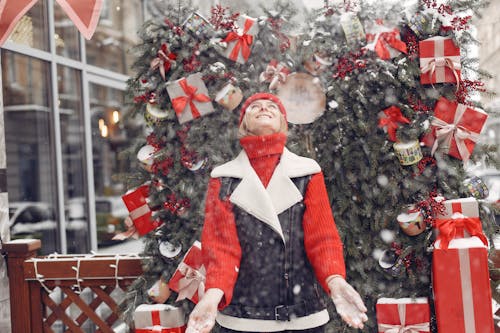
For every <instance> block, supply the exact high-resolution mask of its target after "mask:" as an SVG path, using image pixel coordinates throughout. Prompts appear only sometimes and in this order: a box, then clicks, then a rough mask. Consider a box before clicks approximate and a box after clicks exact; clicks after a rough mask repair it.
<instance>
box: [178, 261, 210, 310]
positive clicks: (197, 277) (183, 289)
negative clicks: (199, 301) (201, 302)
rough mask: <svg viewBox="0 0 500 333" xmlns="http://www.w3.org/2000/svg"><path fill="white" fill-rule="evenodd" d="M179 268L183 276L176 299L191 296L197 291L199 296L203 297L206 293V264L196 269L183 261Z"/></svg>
mask: <svg viewBox="0 0 500 333" xmlns="http://www.w3.org/2000/svg"><path fill="white" fill-rule="evenodd" d="M178 270H179V272H180V273H181V274H182V275H183V277H182V278H181V279H180V280H179V292H178V293H179V295H178V296H177V299H176V300H175V301H176V302H177V301H180V300H183V299H185V298H191V297H193V295H194V294H195V293H196V292H198V298H201V297H202V296H203V294H204V293H205V275H206V271H205V266H203V265H201V266H200V267H199V268H198V269H195V268H193V267H191V266H189V265H186V264H185V263H184V262H181V263H180V264H179V268H178Z"/></svg>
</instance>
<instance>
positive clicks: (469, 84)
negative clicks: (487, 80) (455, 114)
mask: <svg viewBox="0 0 500 333" xmlns="http://www.w3.org/2000/svg"><path fill="white" fill-rule="evenodd" d="M473 91H478V92H485V91H486V89H485V87H484V82H482V81H479V80H467V79H461V80H460V82H459V86H458V90H457V91H456V92H455V97H456V98H457V102H458V103H461V104H468V103H467V99H468V98H469V95H470V93H471V92H473Z"/></svg>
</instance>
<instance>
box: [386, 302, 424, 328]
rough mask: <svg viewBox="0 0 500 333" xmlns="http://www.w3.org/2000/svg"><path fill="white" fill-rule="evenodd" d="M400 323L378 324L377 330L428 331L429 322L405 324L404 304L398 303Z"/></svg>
mask: <svg viewBox="0 0 500 333" xmlns="http://www.w3.org/2000/svg"><path fill="white" fill-rule="evenodd" d="M398 314H399V322H400V323H401V324H395V325H392V324H378V331H379V332H385V333H421V332H430V327H429V322H425V323H418V324H411V325H406V304H398Z"/></svg>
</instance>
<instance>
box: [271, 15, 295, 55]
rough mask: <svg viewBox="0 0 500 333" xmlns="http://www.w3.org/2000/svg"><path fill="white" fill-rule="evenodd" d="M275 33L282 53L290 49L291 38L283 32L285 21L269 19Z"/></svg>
mask: <svg viewBox="0 0 500 333" xmlns="http://www.w3.org/2000/svg"><path fill="white" fill-rule="evenodd" d="M267 20H268V22H269V24H270V26H271V29H272V30H273V33H274V34H275V35H276V37H278V40H279V48H280V51H281V52H285V51H286V50H288V49H289V48H290V38H288V36H287V35H285V34H284V33H283V32H281V26H282V25H283V20H282V19H280V18H273V17H270V18H268V19H267Z"/></svg>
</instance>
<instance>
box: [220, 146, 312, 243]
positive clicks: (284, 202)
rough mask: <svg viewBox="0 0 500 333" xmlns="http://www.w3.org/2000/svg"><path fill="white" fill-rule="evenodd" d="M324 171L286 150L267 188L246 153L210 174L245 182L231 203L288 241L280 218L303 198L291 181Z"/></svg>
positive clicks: (240, 185) (235, 193) (234, 193)
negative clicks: (279, 216)
mask: <svg viewBox="0 0 500 333" xmlns="http://www.w3.org/2000/svg"><path fill="white" fill-rule="evenodd" d="M320 171H321V168H320V166H319V165H318V163H316V161H314V160H312V159H310V158H306V157H302V156H298V155H296V154H294V153H292V152H290V151H289V150H288V149H286V148H284V150H283V154H282V155H281V158H280V162H279V163H278V165H277V166H276V169H275V170H274V173H273V175H272V177H271V180H270V181H269V184H268V185H267V188H265V187H264V185H263V184H262V182H261V181H260V179H259V176H258V175H257V173H256V172H255V170H254V169H253V168H252V165H251V164H250V161H249V159H248V156H247V154H246V153H245V151H244V150H242V151H241V152H240V154H239V155H238V156H237V157H236V158H235V159H234V160H232V161H229V162H227V163H225V164H223V165H220V166H218V167H216V168H215V169H214V170H213V171H212V173H211V174H210V175H211V177H213V178H219V177H233V178H240V179H241V182H240V183H239V184H238V186H236V188H235V189H234V191H233V193H232V194H231V197H230V198H229V200H230V201H231V202H232V203H233V204H235V205H236V206H238V207H240V208H242V209H243V210H245V211H246V212H248V213H249V214H251V215H253V216H254V217H256V218H257V219H259V220H260V221H262V222H264V223H266V224H268V225H269V226H270V227H271V228H272V229H273V230H275V231H276V232H277V233H278V234H279V235H280V236H281V238H282V239H283V241H284V236H283V231H282V229H281V224H280V222H279V219H278V215H279V214H280V213H282V212H284V211H285V210H287V209H288V208H290V207H291V206H293V205H294V204H296V203H297V202H300V201H302V199H303V197H302V194H301V193H300V191H299V190H298V189H297V187H296V186H295V184H294V183H293V182H292V180H291V179H290V178H296V177H302V176H307V175H312V174H315V173H318V172H320Z"/></svg>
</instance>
